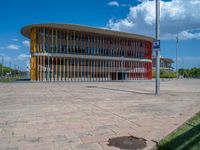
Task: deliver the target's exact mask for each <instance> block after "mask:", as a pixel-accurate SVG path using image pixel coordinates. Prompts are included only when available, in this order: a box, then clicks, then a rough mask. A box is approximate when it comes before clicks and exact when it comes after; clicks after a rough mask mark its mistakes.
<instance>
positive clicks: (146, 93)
mask: <svg viewBox="0 0 200 150" xmlns="http://www.w3.org/2000/svg"><path fill="white" fill-rule="evenodd" d="M94 88H98V89H106V90H111V91H119V92H128V93H135V94H144V95H154V93H148V92H137V91H131V90H122V89H113V88H107V87H99V86H95V87H94Z"/></svg>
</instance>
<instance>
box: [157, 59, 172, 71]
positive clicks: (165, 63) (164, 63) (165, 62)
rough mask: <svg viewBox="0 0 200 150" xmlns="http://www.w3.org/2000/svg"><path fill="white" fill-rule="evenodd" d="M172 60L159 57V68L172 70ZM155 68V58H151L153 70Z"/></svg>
mask: <svg viewBox="0 0 200 150" xmlns="http://www.w3.org/2000/svg"><path fill="white" fill-rule="evenodd" d="M173 63H174V61H173V60H172V59H171V58H164V57H161V58H160V69H161V70H165V71H166V72H173V67H172V64H173ZM155 68H156V58H153V70H155Z"/></svg>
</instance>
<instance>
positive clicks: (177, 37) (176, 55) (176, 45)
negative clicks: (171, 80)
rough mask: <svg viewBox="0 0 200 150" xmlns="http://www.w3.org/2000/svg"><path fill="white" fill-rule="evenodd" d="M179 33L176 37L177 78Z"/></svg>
mask: <svg viewBox="0 0 200 150" xmlns="http://www.w3.org/2000/svg"><path fill="white" fill-rule="evenodd" d="M178 40H179V39H178V34H177V37H176V79H178Z"/></svg>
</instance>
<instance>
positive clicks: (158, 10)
mask: <svg viewBox="0 0 200 150" xmlns="http://www.w3.org/2000/svg"><path fill="white" fill-rule="evenodd" d="M156 40H157V41H159V40H160V0H156ZM155 94H156V95H160V47H159V48H158V49H157V50H156V93H155Z"/></svg>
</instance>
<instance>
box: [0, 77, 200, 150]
mask: <svg viewBox="0 0 200 150" xmlns="http://www.w3.org/2000/svg"><path fill="white" fill-rule="evenodd" d="M199 110H200V80H170V81H164V82H161V95H160V96H155V95H154V82H153V81H133V82H75V83H74V82H73V83H72V82H64V83H62V82H54V83H42V82H35V83H31V82H21V83H20V82H15V83H0V150H6V149H12V150H13V149H14V150H15V149H16V150H18V149H19V150H23V149H24V150H31V149H41V150H43V149H44V150H51V149H56V150H57V149H58V150H76V149H81V150H82V149H85V150H102V149H117V148H115V147H109V146H107V141H108V139H109V138H111V137H118V136H124V135H133V136H136V137H142V138H145V139H146V140H147V147H146V149H150V148H152V147H153V146H155V144H156V141H159V140H160V139H162V138H163V137H165V136H166V135H167V134H169V133H170V132H171V131H173V130H174V129H176V128H177V127H178V126H180V125H181V124H182V123H183V122H185V121H186V120H187V119H189V118H190V117H191V116H193V115H194V114H195V113H197V112H198V111H199Z"/></svg>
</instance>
